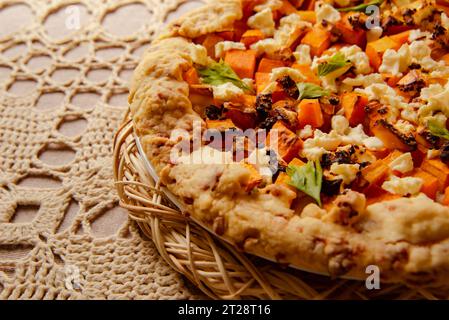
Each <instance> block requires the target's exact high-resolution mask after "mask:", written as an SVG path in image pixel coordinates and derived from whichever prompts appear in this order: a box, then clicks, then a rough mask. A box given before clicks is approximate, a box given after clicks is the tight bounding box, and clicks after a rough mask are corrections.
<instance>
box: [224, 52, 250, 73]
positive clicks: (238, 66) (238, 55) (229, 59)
mask: <svg viewBox="0 0 449 320" xmlns="http://www.w3.org/2000/svg"><path fill="white" fill-rule="evenodd" d="M225 62H226V63H227V64H228V65H229V66H230V67H231V68H232V69H233V70H234V71H235V73H237V75H238V76H239V77H240V78H241V79H244V78H250V79H252V78H253V76H254V70H255V69H256V52H255V51H254V50H245V51H243V50H229V51H227V52H226V55H225Z"/></svg>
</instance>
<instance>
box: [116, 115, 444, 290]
mask: <svg viewBox="0 0 449 320" xmlns="http://www.w3.org/2000/svg"><path fill="white" fill-rule="evenodd" d="M113 159H114V163H113V168H114V178H115V181H116V185H117V191H118V194H119V197H120V205H121V206H122V207H124V208H126V209H127V210H128V212H129V215H130V217H131V219H133V220H135V221H136V222H137V224H138V225H139V226H140V228H141V230H142V232H143V233H144V234H145V235H146V236H148V237H149V238H151V239H152V240H153V242H154V243H155V245H156V248H157V250H158V251H159V253H160V254H161V256H162V257H163V258H164V260H165V261H166V262H167V263H168V264H169V265H170V266H171V267H172V268H173V269H174V270H175V271H177V272H179V273H181V274H182V275H184V276H185V277H187V278H188V279H189V280H190V281H191V282H192V283H193V284H194V285H195V286H197V287H198V288H199V289H200V290H201V291H202V292H204V293H205V294H206V295H207V296H209V297H211V298H213V299H337V298H338V299H374V298H381V299H420V298H425V299H437V298H446V299H447V298H448V292H447V291H446V290H443V291H442V290H441V289H440V290H436V289H435V290H429V289H424V288H410V287H408V286H405V285H402V284H382V285H381V289H380V290H368V289H366V287H365V282H364V281H356V280H346V279H331V278H329V277H327V276H321V275H316V274H312V273H308V272H304V271H299V270H295V269H292V268H288V267H286V266H282V265H279V264H276V263H273V262H270V261H266V260H264V259H261V258H258V257H254V256H252V255H247V254H245V253H243V252H241V251H239V250H238V249H236V248H235V247H233V246H232V245H230V244H228V243H226V242H225V241H223V240H222V239H219V238H218V237H216V236H215V235H214V234H212V233H210V232H209V231H207V230H206V229H204V228H203V227H201V226H200V225H199V224H198V223H196V222H194V221H192V219H190V218H189V217H187V216H186V215H183V214H182V213H181V212H180V210H179V209H178V207H177V206H176V205H175V204H174V203H173V202H172V201H170V200H169V197H167V195H166V194H165V193H164V190H163V188H161V186H160V185H159V184H158V183H157V182H156V181H155V179H153V178H152V175H151V174H150V172H149V170H148V167H147V166H146V163H145V159H143V158H142V156H141V154H140V153H139V150H138V146H137V142H136V140H135V138H134V132H133V126H132V121H131V120H130V115H129V113H128V114H127V115H126V117H125V121H124V123H123V124H122V126H121V127H120V128H119V130H118V131H117V133H116V136H115V140H114V157H113ZM172 199H173V198H172ZM175 202H176V201H175Z"/></svg>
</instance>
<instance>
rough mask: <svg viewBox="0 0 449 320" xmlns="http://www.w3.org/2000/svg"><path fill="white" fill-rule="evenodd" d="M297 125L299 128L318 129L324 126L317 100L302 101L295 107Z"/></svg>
mask: <svg viewBox="0 0 449 320" xmlns="http://www.w3.org/2000/svg"><path fill="white" fill-rule="evenodd" d="M297 113H298V124H299V127H300V128H304V126H306V125H308V124H309V125H311V126H312V127H313V128H319V127H321V126H322V125H323V124H324V119H323V112H322V111H321V106H320V102H319V101H318V99H303V100H301V102H300V103H299V104H298V106H297Z"/></svg>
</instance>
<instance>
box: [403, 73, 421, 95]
mask: <svg viewBox="0 0 449 320" xmlns="http://www.w3.org/2000/svg"><path fill="white" fill-rule="evenodd" d="M397 86H398V89H399V90H401V91H402V92H407V93H409V94H411V95H413V96H418V95H419V93H420V92H421V89H422V88H424V87H425V86H426V82H425V81H424V79H423V78H422V76H421V73H420V72H419V71H418V70H411V71H410V72H409V73H407V74H406V75H405V76H404V77H403V78H402V79H401V80H399V82H398V83H397Z"/></svg>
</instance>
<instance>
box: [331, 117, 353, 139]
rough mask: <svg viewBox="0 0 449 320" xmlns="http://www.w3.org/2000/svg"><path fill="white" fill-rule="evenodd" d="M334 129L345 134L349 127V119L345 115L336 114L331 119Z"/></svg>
mask: <svg viewBox="0 0 449 320" xmlns="http://www.w3.org/2000/svg"><path fill="white" fill-rule="evenodd" d="M331 125H332V130H335V131H336V132H337V133H338V134H340V135H343V134H345V132H346V131H347V130H348V128H349V121H348V119H346V117H344V116H340V115H335V116H333V117H332V120H331Z"/></svg>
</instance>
